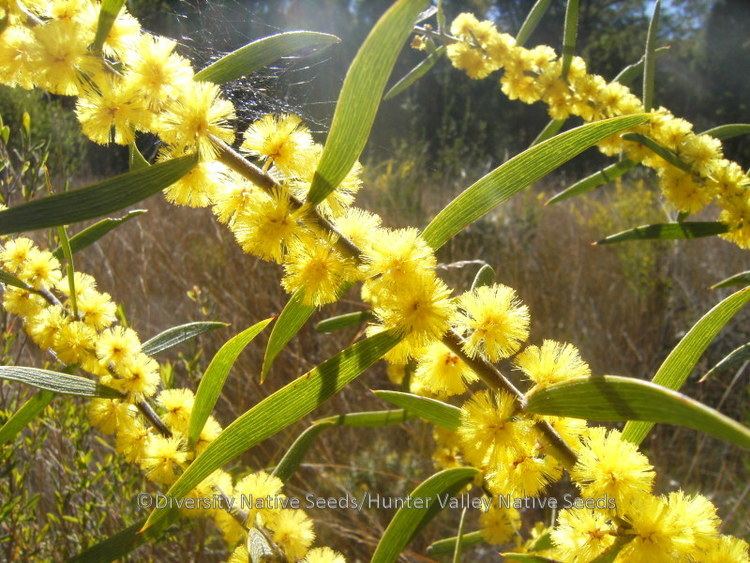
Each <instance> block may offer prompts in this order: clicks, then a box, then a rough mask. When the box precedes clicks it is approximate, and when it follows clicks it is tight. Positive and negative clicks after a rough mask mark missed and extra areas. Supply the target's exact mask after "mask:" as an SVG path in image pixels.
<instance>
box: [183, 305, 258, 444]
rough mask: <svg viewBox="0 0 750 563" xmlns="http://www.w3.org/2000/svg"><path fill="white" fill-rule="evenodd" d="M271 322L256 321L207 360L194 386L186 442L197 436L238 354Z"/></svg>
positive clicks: (192, 441)
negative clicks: (196, 384)
mask: <svg viewBox="0 0 750 563" xmlns="http://www.w3.org/2000/svg"><path fill="white" fill-rule="evenodd" d="M272 320H273V318H270V319H265V320H263V321H260V322H259V323H256V324H254V325H253V326H251V327H249V328H247V329H245V330H243V331H242V332H240V333H239V334H237V335H235V336H233V337H232V338H230V339H229V340H228V341H227V342H225V343H224V345H223V346H222V347H221V348H219V351H218V352H216V354H215V355H214V357H213V358H211V363H209V364H208V367H207V368H206V371H205V372H204V373H203V377H201V380H200V383H199V384H198V390H197V391H196V392H195V402H194V403H193V409H192V411H191V412H190V422H189V424H188V433H187V438H188V442H189V443H191V444H194V443H195V441H196V440H197V439H198V437H199V436H200V434H201V431H202V430H203V427H204V426H205V424H206V420H207V419H208V417H209V415H210V414H211V412H212V411H213V410H214V407H215V406H216V401H218V400H219V395H221V390H222V389H223V388H224V382H225V381H226V379H227V376H228V375H229V371H230V370H231V369H232V366H234V363H235V362H236V361H237V358H238V357H239V355H240V354H241V353H242V351H243V350H244V349H245V348H246V347H247V346H248V344H250V343H251V342H252V341H253V339H254V338H255V337H256V336H258V335H259V334H260V333H261V332H263V329H265V328H266V327H267V326H268V324H269V323H270V322H271V321H272ZM219 324H223V323H219ZM224 326H226V325H224Z"/></svg>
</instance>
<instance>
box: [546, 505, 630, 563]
mask: <svg viewBox="0 0 750 563" xmlns="http://www.w3.org/2000/svg"><path fill="white" fill-rule="evenodd" d="M550 538H551V539H552V543H553V544H554V546H555V547H554V551H553V554H554V557H556V558H559V559H560V560H562V561H576V562H578V561H592V560H593V559H596V558H597V557H598V556H599V555H601V554H602V553H604V552H605V551H606V550H607V549H609V548H610V547H611V546H612V544H614V542H615V528H614V526H613V524H612V521H611V519H610V515H609V514H607V512H605V511H602V510H591V509H588V508H565V509H563V510H561V511H560V513H559V514H558V516H557V523H556V524H555V527H554V529H553V530H552V531H551V532H550Z"/></svg>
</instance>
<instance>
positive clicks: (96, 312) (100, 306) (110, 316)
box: [77, 289, 117, 330]
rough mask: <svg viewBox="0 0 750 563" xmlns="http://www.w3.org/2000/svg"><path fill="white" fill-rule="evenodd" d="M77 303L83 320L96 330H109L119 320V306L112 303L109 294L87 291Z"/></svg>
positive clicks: (93, 290)
mask: <svg viewBox="0 0 750 563" xmlns="http://www.w3.org/2000/svg"><path fill="white" fill-rule="evenodd" d="M77 302H78V314H79V315H80V316H81V320H83V322H85V323H86V324H87V325H89V326H90V327H92V328H94V329H96V330H104V329H105V328H108V327H109V326H111V325H112V323H114V322H115V320H116V319H117V317H116V315H115V312H116V311H117V305H115V304H114V303H113V302H112V298H111V297H110V296H109V294H108V293H99V292H98V291H96V290H95V289H85V290H84V291H82V292H81V294H80V295H79V296H78V299H77Z"/></svg>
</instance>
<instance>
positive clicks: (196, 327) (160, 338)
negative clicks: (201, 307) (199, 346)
mask: <svg viewBox="0 0 750 563" xmlns="http://www.w3.org/2000/svg"><path fill="white" fill-rule="evenodd" d="M226 326H229V325H228V324H227V323H222V322H219V321H197V322H194V323H186V324H184V325H177V326H173V327H171V328H168V329H167V330H165V331H164V332H160V333H159V334H157V335H156V336H154V337H153V338H150V339H149V340H147V341H146V342H144V343H143V346H141V351H142V352H143V353H144V354H147V355H149V356H153V355H154V354H158V353H159V352H163V351H164V350H168V349H169V348H174V347H175V346H177V345H178V344H182V343H183V342H187V341H188V340H192V339H193V338H195V337H196V336H200V335H201V334H204V333H206V332H209V331H211V330H216V329H217V328H224V327H226Z"/></svg>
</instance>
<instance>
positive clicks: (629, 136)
mask: <svg viewBox="0 0 750 563" xmlns="http://www.w3.org/2000/svg"><path fill="white" fill-rule="evenodd" d="M622 138H623V140H625V141H630V142H633V143H639V144H641V145H643V146H644V147H646V148H647V149H649V150H650V151H651V152H653V153H655V154H657V155H659V156H660V157H662V158H663V159H664V160H666V161H667V162H668V163H669V164H671V165H672V166H675V167H677V168H679V169H680V170H682V171H684V172H688V173H691V172H692V168H690V165H689V164H688V163H687V162H685V161H684V160H682V159H681V158H680V157H679V156H677V154H676V153H675V152H674V151H671V150H669V149H668V148H666V147H664V146H662V145H660V144H659V143H657V142H656V141H654V140H653V139H652V138H651V137H647V136H646V135H641V134H640V133H625V134H624V135H623V136H622Z"/></svg>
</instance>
